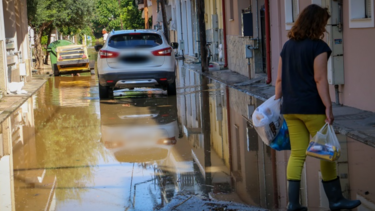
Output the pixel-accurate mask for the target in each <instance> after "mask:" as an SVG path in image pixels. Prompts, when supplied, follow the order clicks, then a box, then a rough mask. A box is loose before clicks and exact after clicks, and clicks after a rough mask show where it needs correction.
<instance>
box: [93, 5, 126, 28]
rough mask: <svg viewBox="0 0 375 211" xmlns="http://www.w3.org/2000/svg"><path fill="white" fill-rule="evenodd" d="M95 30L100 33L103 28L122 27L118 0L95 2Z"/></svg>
mask: <svg viewBox="0 0 375 211" xmlns="http://www.w3.org/2000/svg"><path fill="white" fill-rule="evenodd" d="M91 22H92V23H93V26H94V30H95V32H96V33H98V34H99V33H100V34H101V31H102V29H103V28H106V29H107V31H111V30H112V29H115V30H119V29H121V20H120V7H119V4H118V1H117V0H97V1H96V3H95V15H94V16H93V17H92V19H91Z"/></svg>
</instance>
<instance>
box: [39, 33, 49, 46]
mask: <svg viewBox="0 0 375 211" xmlns="http://www.w3.org/2000/svg"><path fill="white" fill-rule="evenodd" d="M47 42H48V35H44V36H42V40H41V41H40V44H42V45H47Z"/></svg>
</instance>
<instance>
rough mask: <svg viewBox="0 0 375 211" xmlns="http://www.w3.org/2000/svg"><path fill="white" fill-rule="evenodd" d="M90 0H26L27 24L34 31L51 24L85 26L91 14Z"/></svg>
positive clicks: (91, 5) (57, 25) (92, 4)
mask: <svg viewBox="0 0 375 211" xmlns="http://www.w3.org/2000/svg"><path fill="white" fill-rule="evenodd" d="M93 6H94V3H93V1H92V0H28V1H27V15H28V20H29V25H30V26H31V27H32V28H34V29H35V30H36V31H39V30H44V29H45V28H46V27H48V26H49V25H51V24H53V25H54V26H56V27H74V28H80V27H82V26H85V25H86V24H87V23H86V21H87V19H88V18H89V17H90V16H91V13H92V11H93Z"/></svg>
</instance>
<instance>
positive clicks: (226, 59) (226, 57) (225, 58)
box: [221, 0, 228, 67]
mask: <svg viewBox="0 0 375 211" xmlns="http://www.w3.org/2000/svg"><path fill="white" fill-rule="evenodd" d="M221 4H222V7H223V11H222V12H223V35H224V61H225V64H224V67H228V53H227V23H226V16H225V0H221Z"/></svg>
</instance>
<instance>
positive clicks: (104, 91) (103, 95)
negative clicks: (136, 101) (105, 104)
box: [99, 84, 113, 99]
mask: <svg viewBox="0 0 375 211" xmlns="http://www.w3.org/2000/svg"><path fill="white" fill-rule="evenodd" d="M111 97H113V90H112V89H111V88H110V87H108V86H102V85H100V84H99V98H100V99H108V98H111Z"/></svg>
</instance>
